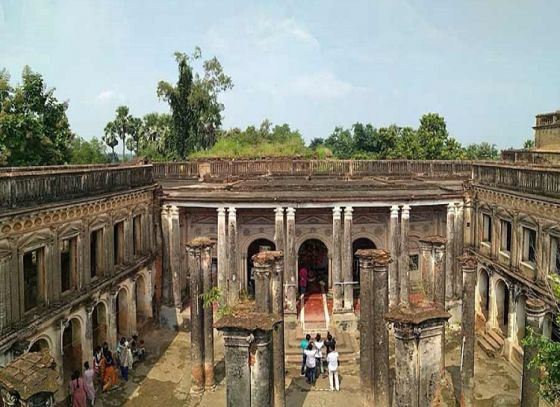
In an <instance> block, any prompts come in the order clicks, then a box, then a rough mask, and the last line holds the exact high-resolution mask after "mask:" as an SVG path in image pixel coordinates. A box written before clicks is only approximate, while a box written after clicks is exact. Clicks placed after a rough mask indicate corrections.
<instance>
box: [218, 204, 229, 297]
mask: <svg viewBox="0 0 560 407" xmlns="http://www.w3.org/2000/svg"><path fill="white" fill-rule="evenodd" d="M217 211H218V242H217V252H218V253H217V255H218V288H219V289H220V291H221V292H222V294H223V295H224V296H226V293H227V275H228V272H227V270H228V261H227V249H226V248H227V231H226V209H225V208H223V207H220V208H218V209H217Z"/></svg>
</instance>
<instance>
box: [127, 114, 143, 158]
mask: <svg viewBox="0 0 560 407" xmlns="http://www.w3.org/2000/svg"><path fill="white" fill-rule="evenodd" d="M128 135H129V137H128V139H127V140H126V148H127V149H128V150H129V151H134V154H135V155H138V153H139V152H140V143H141V142H143V139H144V132H143V128H142V119H140V118H139V117H131V118H130V122H129V127H128Z"/></svg>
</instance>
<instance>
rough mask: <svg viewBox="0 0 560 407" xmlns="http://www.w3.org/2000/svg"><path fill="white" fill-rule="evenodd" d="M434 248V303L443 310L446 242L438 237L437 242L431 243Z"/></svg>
mask: <svg viewBox="0 0 560 407" xmlns="http://www.w3.org/2000/svg"><path fill="white" fill-rule="evenodd" d="M432 244H433V248H434V260H433V263H434V302H435V303H436V304H439V305H440V306H441V307H442V308H443V309H445V283H446V278H447V276H446V273H445V264H446V257H447V254H446V240H445V239H444V238H442V237H440V240H439V241H433V242H432Z"/></svg>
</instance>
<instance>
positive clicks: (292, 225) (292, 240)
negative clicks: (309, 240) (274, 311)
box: [284, 207, 298, 314]
mask: <svg viewBox="0 0 560 407" xmlns="http://www.w3.org/2000/svg"><path fill="white" fill-rule="evenodd" d="M296 262H297V257H296V210H295V209H294V208H291V207H290V208H287V209H286V252H285V264H284V267H285V271H286V279H285V280H284V282H285V284H286V287H287V289H288V298H287V301H286V313H288V314H296V311H297V309H296V308H297V295H298V273H297V264H296Z"/></svg>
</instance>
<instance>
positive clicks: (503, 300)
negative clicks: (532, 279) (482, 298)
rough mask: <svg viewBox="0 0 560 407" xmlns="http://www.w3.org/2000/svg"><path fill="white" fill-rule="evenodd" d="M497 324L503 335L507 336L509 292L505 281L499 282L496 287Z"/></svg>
mask: <svg viewBox="0 0 560 407" xmlns="http://www.w3.org/2000/svg"><path fill="white" fill-rule="evenodd" d="M494 290H495V298H496V322H497V323H498V327H499V328H500V330H501V331H502V333H503V334H504V335H505V336H507V328H508V314H509V290H508V288H507V286H506V284H505V283H504V281H503V280H498V281H497V282H496V285H495V289H494Z"/></svg>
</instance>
